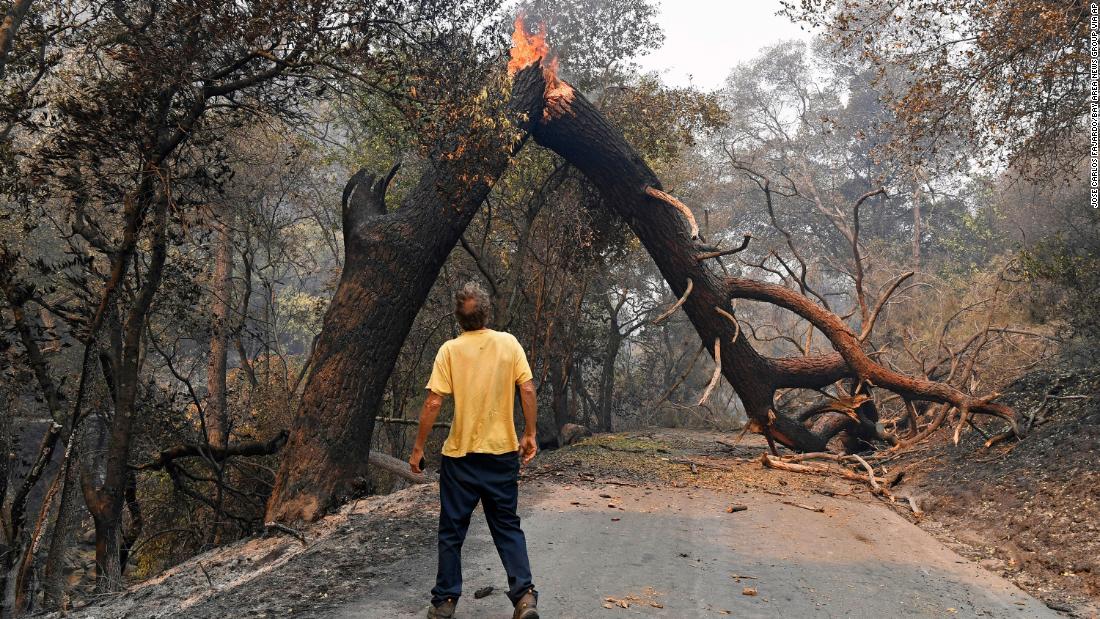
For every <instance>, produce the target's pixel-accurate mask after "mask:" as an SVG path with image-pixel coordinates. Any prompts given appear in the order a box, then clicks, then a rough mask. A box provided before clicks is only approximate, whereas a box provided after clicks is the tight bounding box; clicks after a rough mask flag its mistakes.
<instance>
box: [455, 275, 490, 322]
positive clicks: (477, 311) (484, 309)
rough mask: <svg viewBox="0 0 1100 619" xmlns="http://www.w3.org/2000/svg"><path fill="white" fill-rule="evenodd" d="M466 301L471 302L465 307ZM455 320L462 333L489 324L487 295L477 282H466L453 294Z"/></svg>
mask: <svg viewBox="0 0 1100 619" xmlns="http://www.w3.org/2000/svg"><path fill="white" fill-rule="evenodd" d="M467 301H473V303H470V304H469V306H467ZM455 318H457V319H458V326H460V327H462V330H463V331H476V330H478V329H481V328H483V327H485V325H486V324H488V322H489V293H488V292H485V289H484V288H482V287H481V285H480V284H478V283H477V282H467V283H466V285H465V286H463V287H462V288H460V289H459V290H458V292H456V293H455Z"/></svg>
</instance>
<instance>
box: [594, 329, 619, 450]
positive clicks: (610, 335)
mask: <svg viewBox="0 0 1100 619" xmlns="http://www.w3.org/2000/svg"><path fill="white" fill-rule="evenodd" d="M622 344H623V337H622V333H620V331H619V321H618V319H617V318H616V317H615V316H612V317H611V324H610V325H609V326H608V330H607V343H606V346H605V347H604V351H603V355H604V356H603V368H602V369H601V371H600V410H599V414H598V415H597V416H598V418H599V419H598V421H599V424H600V431H601V432H611V430H612V428H611V426H612V421H611V418H612V411H613V410H614V406H613V399H612V398H613V397H614V395H615V361H616V360H617V359H618V358H619V349H620V348H621V347H622Z"/></svg>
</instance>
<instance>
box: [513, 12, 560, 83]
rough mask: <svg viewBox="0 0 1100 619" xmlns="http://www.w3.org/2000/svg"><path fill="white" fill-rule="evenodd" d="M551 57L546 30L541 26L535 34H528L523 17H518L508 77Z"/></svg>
mask: <svg viewBox="0 0 1100 619" xmlns="http://www.w3.org/2000/svg"><path fill="white" fill-rule="evenodd" d="M549 55H550V46H549V45H547V44H546V28H545V27H544V26H543V25H541V24H540V25H539V29H538V30H537V31H536V32H535V33H533V34H532V33H529V32H527V25H526V24H525V23H524V21H523V16H522V15H519V16H517V17H516V24H515V30H513V31H512V58H511V60H509V61H508V75H515V74H516V71H519V70H520V69H522V68H524V67H527V66H530V65H533V64H535V63H536V62H538V60H539V59H540V58H546V57H547V56H549Z"/></svg>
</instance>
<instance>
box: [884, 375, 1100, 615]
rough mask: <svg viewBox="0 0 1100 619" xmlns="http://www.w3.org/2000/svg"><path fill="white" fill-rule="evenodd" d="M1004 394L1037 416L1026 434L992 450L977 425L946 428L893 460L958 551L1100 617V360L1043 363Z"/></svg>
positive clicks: (1064, 606) (1061, 605) (1048, 597)
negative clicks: (955, 434)
mask: <svg viewBox="0 0 1100 619" xmlns="http://www.w3.org/2000/svg"><path fill="white" fill-rule="evenodd" d="M1048 396H1049V397H1048ZM1081 396H1085V397H1081ZM1044 399H1046V406H1045V407H1043V401H1044ZM1003 401H1005V402H1006V403H1008V404H1010V405H1012V406H1013V407H1015V408H1016V410H1017V411H1019V412H1020V413H1022V414H1023V415H1025V416H1029V415H1032V414H1035V415H1036V425H1035V427H1034V429H1033V430H1032V431H1031V433H1030V434H1029V435H1028V436H1027V438H1026V439H1024V440H1023V441H1018V442H1017V441H1013V442H1011V443H1009V444H1002V445H1001V446H996V447H993V448H991V449H990V450H989V451H988V452H982V451H980V447H981V444H982V442H983V438H982V437H981V436H980V435H979V434H978V433H977V432H973V431H972V432H970V433H968V434H964V435H963V437H962V439H961V440H960V443H959V446H958V447H955V446H954V445H952V444H951V442H950V437H949V436H948V434H949V432H948V431H944V432H942V433H941V435H940V436H938V437H933V438H932V440H930V441H929V442H927V443H925V444H924V445H923V446H921V447H920V448H918V449H916V450H914V451H911V452H908V453H906V454H904V455H903V456H902V457H898V458H896V459H893V460H892V461H887V462H886V466H888V467H889V466H896V467H902V468H904V469H905V471H906V475H905V480H904V483H903V484H902V486H901V487H902V488H905V489H906V490H908V491H909V492H911V493H913V494H917V495H920V496H921V497H922V499H923V500H922V501H921V504H922V506H923V507H924V509H925V510H926V512H927V516H926V518H925V519H924V521H923V522H922V523H921V526H922V527H923V528H924V529H925V530H927V531H929V532H931V533H932V534H933V535H935V536H936V537H937V538H938V539H940V540H941V541H943V542H945V543H946V544H947V545H949V546H950V547H951V548H953V549H954V550H955V551H956V552H958V553H959V554H961V555H963V556H965V557H967V558H969V559H971V560H974V561H978V562H980V563H981V565H983V566H984V567H986V568H987V569H989V570H991V571H994V572H996V573H998V574H1000V575H1002V576H1003V577H1005V578H1007V579H1009V580H1011V581H1012V582H1014V583H1016V584H1017V585H1018V586H1019V587H1020V588H1022V589H1024V590H1025V591H1028V592H1029V593H1031V594H1032V595H1035V596H1036V597H1039V598H1040V599H1042V600H1044V601H1045V602H1046V603H1047V605H1048V606H1050V607H1051V608H1055V609H1059V610H1064V611H1073V612H1076V613H1077V614H1078V615H1079V616H1083V617H1096V616H1100V367H1097V366H1095V365H1086V364H1078V365H1076V366H1075V365H1074V364H1072V362H1067V361H1063V362H1061V363H1060V364H1059V365H1051V366H1046V367H1043V368H1041V369H1039V370H1036V371H1033V372H1031V373H1029V374H1027V375H1025V376H1024V377H1023V378H1021V379H1020V380H1018V381H1017V382H1015V383H1013V384H1012V385H1010V386H1009V387H1008V389H1006V390H1005V395H1004V398H1003Z"/></svg>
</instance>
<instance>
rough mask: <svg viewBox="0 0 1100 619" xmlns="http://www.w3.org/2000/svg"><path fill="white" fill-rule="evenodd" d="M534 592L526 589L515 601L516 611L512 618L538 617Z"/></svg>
mask: <svg viewBox="0 0 1100 619" xmlns="http://www.w3.org/2000/svg"><path fill="white" fill-rule="evenodd" d="M535 604H536V600H535V594H534V593H531V592H530V591H528V592H527V593H524V594H523V597H521V598H520V599H519V601H518V602H516V612H514V613H512V619H539V609H537V608H535Z"/></svg>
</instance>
